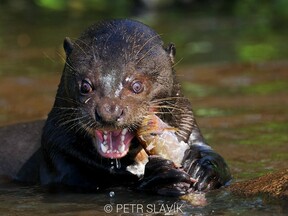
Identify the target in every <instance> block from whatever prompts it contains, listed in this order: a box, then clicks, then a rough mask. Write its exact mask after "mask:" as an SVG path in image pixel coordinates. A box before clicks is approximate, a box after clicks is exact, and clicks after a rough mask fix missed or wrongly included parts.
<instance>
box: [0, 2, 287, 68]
mask: <svg viewBox="0 0 288 216" xmlns="http://www.w3.org/2000/svg"><path fill="white" fill-rule="evenodd" d="M0 12H1V13H2V14H3V16H2V18H0V25H4V26H5V25H7V23H9V19H10V20H12V19H15V20H17V22H18V23H15V25H19V29H21V30H20V33H19V34H18V35H15V31H14V30H13V28H16V27H14V26H9V27H7V30H6V29H5V28H4V29H5V30H4V29H3V28H2V30H1V29H0V33H1V36H0V47H5V46H6V45H5V44H7V40H12V39H13V37H14V35H15V37H16V39H13V40H14V41H17V43H18V44H19V46H20V47H21V46H23V44H24V45H25V43H22V42H23V40H21V38H23V37H22V36H23V34H24V35H26V38H28V39H29V40H28V41H29V44H35V45H36V46H37V45H38V46H39V45H40V46H41V45H43V44H46V45H48V44H49V43H50V44H55V41H53V40H56V38H57V39H58V38H59V35H58V34H50V36H49V37H50V38H49V40H50V42H49V41H47V40H46V38H45V35H47V34H49V32H51V26H54V27H55V30H57V31H59V32H60V33H59V34H64V32H69V33H71V29H73V32H78V33H79V32H81V31H82V30H83V29H84V28H85V27H86V26H88V25H90V24H91V23H92V22H94V21H95V20H100V19H106V18H118V17H128V18H136V19H138V20H140V21H143V22H144V23H146V24H148V25H150V26H152V27H153V28H155V29H156V30H157V32H159V33H160V34H161V33H163V32H164V33H165V35H164V37H165V38H164V40H165V41H167V42H169V41H173V42H174V43H175V44H176V45H177V53H179V54H177V57H178V58H180V59H182V58H183V61H182V62H181V63H188V62H189V63H190V62H203V61H204V62H205V61H206V62H207V61H241V62H259V61H260V62H261V61H269V60H275V59H281V58H282V59H283V58H287V57H288V45H286V41H287V33H288V26H287V22H288V1H287V0H273V1H272V0H217V1H215V0H82V1H80V0H2V1H0ZM36 17H37V19H35V18H36ZM7 20H8V22H7ZM25 23H29V24H30V25H31V28H34V29H32V30H30V31H31V32H30V33H27V32H25V30H24V28H26V29H28V27H27V26H26V27H25ZM84 23H85V26H83V24H84ZM13 24H14V23H13ZM26 25H27V24H26ZM21 26H23V27H21ZM45 26H46V28H44V27H45ZM47 27H48V28H47ZM9 28H12V30H11V32H9ZM22 28H23V29H22ZM67 29H68V30H69V31H67ZM53 30H54V29H53ZM7 31H8V33H7ZM27 31H28V30H27ZM36 31H37V32H36ZM9 33H10V34H11V35H12V36H11V37H12V38H11V39H10V38H8V39H3V38H2V35H5V34H9ZM21 34H22V36H21ZM32 34H33V35H39V37H37V38H33V37H32V36H31V35H32ZM77 35H78V34H77ZM64 36H66V35H64ZM9 37H10V36H9ZM54 37H55V39H54ZM40 38H43V40H46V41H41V39H40ZM24 39H25V38H24ZM26 41H27V40H26ZM24 42H25V41H24ZM47 43H48V44H47ZM9 46H10V47H11V45H9Z"/></svg>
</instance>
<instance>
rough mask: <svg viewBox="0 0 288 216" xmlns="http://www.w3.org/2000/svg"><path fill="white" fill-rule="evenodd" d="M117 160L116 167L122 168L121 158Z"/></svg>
mask: <svg viewBox="0 0 288 216" xmlns="http://www.w3.org/2000/svg"><path fill="white" fill-rule="evenodd" d="M115 162H116V168H117V169H120V168H121V162H120V160H118V159H115Z"/></svg>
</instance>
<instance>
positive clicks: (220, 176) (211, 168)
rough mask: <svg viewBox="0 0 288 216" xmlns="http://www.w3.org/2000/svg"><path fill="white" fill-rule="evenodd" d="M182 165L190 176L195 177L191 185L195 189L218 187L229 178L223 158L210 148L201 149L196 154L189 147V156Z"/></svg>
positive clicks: (226, 182) (202, 189)
mask: <svg viewBox="0 0 288 216" xmlns="http://www.w3.org/2000/svg"><path fill="white" fill-rule="evenodd" d="M188 155H189V154H188ZM183 167H184V170H185V171H186V172H187V173H188V174H189V175H190V176H191V177H192V178H194V179H196V182H195V183H194V184H193V185H192V188H193V189H194V190H196V191H208V190H210V189H216V188H220V187H221V186H224V185H227V184H228V183H229V181H230V180H231V174H230V171H229V168H228V166H227V164H226V163H225V161H224V159H223V158H222V157H221V156H220V155H219V154H217V153H216V152H214V151H213V150H211V149H205V150H203V149H202V150H201V151H200V152H198V154H195V149H194V150H193V149H191V154H190V157H187V159H186V161H184V163H183Z"/></svg>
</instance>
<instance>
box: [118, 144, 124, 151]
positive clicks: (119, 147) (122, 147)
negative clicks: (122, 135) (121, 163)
mask: <svg viewBox="0 0 288 216" xmlns="http://www.w3.org/2000/svg"><path fill="white" fill-rule="evenodd" d="M118 150H119V152H120V153H123V152H124V151H125V145H124V144H121V145H119V146H118Z"/></svg>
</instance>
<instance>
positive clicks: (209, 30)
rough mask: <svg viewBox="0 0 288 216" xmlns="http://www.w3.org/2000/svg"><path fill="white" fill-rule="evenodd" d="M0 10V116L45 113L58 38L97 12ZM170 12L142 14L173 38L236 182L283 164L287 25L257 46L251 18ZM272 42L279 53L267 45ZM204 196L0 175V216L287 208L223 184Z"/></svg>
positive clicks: (186, 82) (191, 92)
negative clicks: (44, 184)
mask: <svg viewBox="0 0 288 216" xmlns="http://www.w3.org/2000/svg"><path fill="white" fill-rule="evenodd" d="M1 14H3V16H2V17H1V18H0V24H1V26H4V29H3V28H1V29H0V32H1V37H0V47H1V50H0V56H1V58H0V82H1V85H0V125H6V124H11V123H16V122H21V121H29V120H33V119H39V118H45V117H46V115H47V113H48V112H49V110H50V109H51V106H52V104H53V101H54V96H55V92H56V88H57V85H58V82H59V79H60V75H61V73H60V72H61V70H62V67H63V59H62V57H61V56H63V55H64V54H63V51H62V48H61V47H62V41H63V39H64V37H65V36H70V37H71V38H72V39H74V38H75V37H77V36H78V35H79V34H80V32H81V31H82V30H83V29H84V28H85V26H88V25H90V24H91V23H92V22H94V20H95V19H98V18H97V17H96V18H94V17H93V16H92V15H89V16H84V15H76V14H73V16H72V15H67V14H64V15H63V14H62V15H61V13H59V12H57V13H55V14H53V13H51V12H49V11H42V12H41V11H37V15H38V17H39V19H34V18H31V16H29V14H30V13H22V14H21V13H12V12H11V11H9V8H8V9H7V10H4V9H3V8H1ZM78 16H81V19H80V18H79V17H78ZM45 17H49V19H45ZM50 18H51V19H50ZM53 18H54V19H53ZM172 18H173V16H171V14H168V15H167V14H166V15H165V14H164V15H163V14H159V15H158V16H156V17H155V19H153V20H154V21H151V20H152V19H150V20H149V19H146V18H143V17H142V18H141V19H142V20H145V19H146V21H147V22H148V24H150V25H152V26H154V27H155V28H156V29H157V31H158V32H160V33H164V34H163V38H164V40H165V41H166V42H169V41H174V42H175V43H176V46H177V56H178V60H181V59H182V58H183V57H184V59H183V60H182V61H180V62H179V63H178V64H177V66H176V70H177V76H178V78H179V80H180V81H181V83H182V87H183V89H184V92H185V95H187V96H188V97H189V98H190V99H191V101H192V104H193V108H194V112H195V114H196V116H197V121H198V124H199V125H200V128H201V130H202V132H203V134H204V136H205V138H206V139H207V141H208V143H210V144H211V146H212V147H213V148H214V149H215V150H216V151H217V152H219V153H220V154H221V155H222V156H223V157H224V158H225V159H226V160H227V162H228V164H229V166H230V167H231V171H232V174H233V176H234V181H242V180H247V179H250V178H253V177H257V176H260V175H263V174H265V173H268V172H272V171H277V170H279V169H283V168H287V160H288V147H287V143H288V135H287V134H288V123H287V122H288V114H287V106H288V98H287V93H288V91H287V89H288V73H287V71H288V61H287V60H286V59H288V58H287V57H288V55H287V52H286V51H287V50H288V49H287V43H286V40H287V34H285V32H287V31H286V30H287V29H286V30H285V28H284V29H282V30H281V32H277V31H272V30H271V29H270V28H269V29H270V30H271V31H268V32H267V31H266V33H265V34H262V37H261V44H262V46H259V44H258V41H257V40H258V38H257V35H256V33H251V34H250V32H251V27H250V28H248V29H245V28H243V26H245V25H243V23H242V24H241V25H240V26H239V25H238V24H237V22H236V21H235V19H228V18H226V19H223V18H216V17H193V16H189V14H184V15H183V16H181V15H179V16H177V17H174V18H175V19H174V18H173V19H172ZM165 20H166V21H165ZM167 20H170V21H169V22H167ZM164 21H165V22H164ZM167 23H169V25H168V24H167ZM179 23H180V24H181V25H180V24H179ZM187 26H189V27H191V30H190V29H189V28H187ZM240 27H241V28H240ZM255 32H256V31H255ZM271 38H273V41H272V42H271ZM246 42H247V43H246ZM270 42H271V44H272V45H275V47H276V48H277V50H278V51H277V52H278V53H277V55H276V54H275V52H274V51H271V49H270V48H269V46H266V45H267V44H268V45H269V44H270ZM257 44H258V45H257ZM263 44H264V45H265V44H266V45H265V46H264V45H263ZM254 45H255V46H254ZM276 45H277V46H276ZM237 47H238V48H239V49H238V48H237ZM263 47H264V48H263ZM236 48H237V49H236ZM278 48H279V49H278ZM249 49H250V50H251V49H252V50H253V49H254V51H255V50H256V51H257V52H258V54H259V50H260V51H261V50H262V51H261V52H264V51H265V50H266V51H267V50H268V53H269V50H270V51H271V52H270V54H271V55H272V54H273V53H274V54H273V55H272V57H271V58H267V55H265V56H264V57H263V59H262V61H252V62H251V61H247V59H246V58H247V55H248V54H247V50H249ZM237 50H238V51H239V50H240V51H239V52H238V51H237ZM263 50H264V51H263ZM285 50H286V51H285ZM236 51H237V52H238V53H237V52H236ZM256 51H255V52H256ZM257 52H256V54H257ZM261 52H260V53H261ZM254 54H255V53H254ZM258 57H259V55H258ZM260 57H261V56H260ZM254 60H255V58H254ZM256 60H257V59H256ZM189 62H192V63H193V64H190V63H189ZM120 167H121V164H120V161H119V160H111V169H117V168H120ZM112 192H113V193H112ZM206 203H207V204H206V205H204V206H203V205H195V203H194V204H191V203H190V202H188V201H185V200H181V199H176V198H167V197H162V196H151V195H146V194H141V193H136V192H133V191H130V190H129V189H123V188H113V189H112V188H111V189H109V190H107V191H104V192H102V193H99V194H73V193H68V194H49V193H46V192H45V191H43V190H42V189H41V188H39V187H26V186H19V185H15V184H12V183H7V182H6V181H4V180H1V181H0V215H32V216H33V215H43V216H44V215H107V214H105V210H106V212H108V211H111V213H109V214H110V215H116V214H126V213H127V214H138V215H141V214H142V213H143V214H148V213H157V212H158V213H168V211H169V210H170V211H172V213H175V214H178V215H182V214H184V215H248V214H253V215H287V202H286V203H284V202H281V201H267V200H265V199H263V198H261V197H252V198H242V197H237V196H234V195H233V194H231V193H230V192H229V191H227V190H218V191H213V192H210V193H208V194H207V195H206ZM202 204H203V202H202ZM162 210H163V211H165V212H163V211H162ZM182 212H183V213H182ZM170 213H171V212H170Z"/></svg>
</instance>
